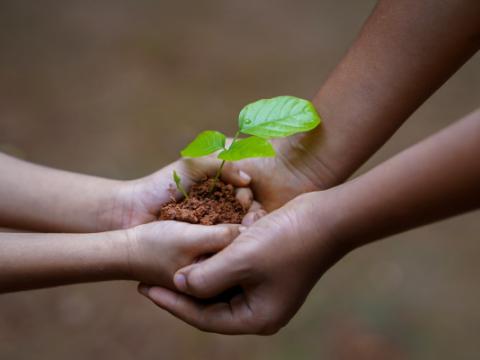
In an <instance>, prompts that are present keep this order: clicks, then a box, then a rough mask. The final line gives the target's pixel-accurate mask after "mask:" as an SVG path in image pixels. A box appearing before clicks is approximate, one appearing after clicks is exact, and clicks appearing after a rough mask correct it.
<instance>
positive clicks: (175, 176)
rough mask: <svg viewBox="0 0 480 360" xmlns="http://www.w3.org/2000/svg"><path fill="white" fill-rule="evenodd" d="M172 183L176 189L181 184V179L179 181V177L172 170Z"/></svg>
mask: <svg viewBox="0 0 480 360" xmlns="http://www.w3.org/2000/svg"><path fill="white" fill-rule="evenodd" d="M173 181H175V184H176V185H177V187H179V186H180V185H181V183H182V179H180V176H178V174H177V172H176V171H175V170H173Z"/></svg>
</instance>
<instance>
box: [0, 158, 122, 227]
mask: <svg viewBox="0 0 480 360" xmlns="http://www.w3.org/2000/svg"><path fill="white" fill-rule="evenodd" d="M0 169H2V170H1V172H0V199H1V201H0V225H3V226H7V227H11V228H19V229H32V230H42V231H70V232H93V231H99V230H107V228H108V225H110V224H107V223H108V222H110V220H106V219H104V218H102V214H103V213H105V212H107V209H109V208H110V209H109V210H110V211H111V212H112V214H111V215H112V220H111V222H112V223H113V219H114V218H115V215H116V216H118V217H120V214H118V212H117V213H116V214H113V212H114V211H115V210H116V209H115V208H114V204H113V201H112V199H113V198H114V195H115V191H116V190H118V188H119V184H120V182H119V181H114V180H108V179H103V178H98V177H94V176H87V175H81V174H75V173H71V172H67V171H62V170H56V169H51V168H47V167H44V166H40V165H35V164H31V163H28V162H26V161H22V160H18V159H15V158H13V157H10V156H7V155H4V154H1V153H0ZM101 222H102V223H101ZM113 224H114V223H113ZM112 228H113V227H112Z"/></svg>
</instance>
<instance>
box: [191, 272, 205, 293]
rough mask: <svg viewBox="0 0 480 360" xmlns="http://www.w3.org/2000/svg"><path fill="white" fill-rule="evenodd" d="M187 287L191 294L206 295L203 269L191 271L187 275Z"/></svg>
mask: <svg viewBox="0 0 480 360" xmlns="http://www.w3.org/2000/svg"><path fill="white" fill-rule="evenodd" d="M188 288H189V290H190V292H191V293H192V294H193V295H197V296H207V295H208V293H207V291H206V290H207V280H206V278H205V274H204V273H203V271H198V270H197V271H195V270H192V272H191V273H190V274H189V276H188Z"/></svg>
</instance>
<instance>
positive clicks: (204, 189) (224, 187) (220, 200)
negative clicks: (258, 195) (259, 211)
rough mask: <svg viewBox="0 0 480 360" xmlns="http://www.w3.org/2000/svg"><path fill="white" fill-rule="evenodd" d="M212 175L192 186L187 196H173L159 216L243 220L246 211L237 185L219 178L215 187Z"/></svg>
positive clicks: (200, 221) (220, 221)
mask: <svg viewBox="0 0 480 360" xmlns="http://www.w3.org/2000/svg"><path fill="white" fill-rule="evenodd" d="M212 184H213V179H206V180H204V181H202V182H200V183H198V184H195V185H193V186H192V187H191V189H190V192H189V194H188V196H189V198H188V199H183V200H182V201H180V202H176V201H174V200H172V201H171V202H169V203H167V204H165V205H164V206H163V208H162V209H161V210H160V215H159V219H160V220H177V221H184V222H189V223H192V224H202V225H215V224H240V223H241V222H242V219H243V217H244V215H245V213H246V211H245V209H244V208H243V207H242V205H241V204H240V203H239V202H238V200H237V199H236V198H235V188H234V187H233V186H232V185H230V184H225V183H223V182H221V181H220V180H219V181H217V183H216V184H215V188H214V189H213V191H210V188H211V186H212Z"/></svg>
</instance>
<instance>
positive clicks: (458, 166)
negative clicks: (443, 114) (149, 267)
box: [139, 110, 480, 334]
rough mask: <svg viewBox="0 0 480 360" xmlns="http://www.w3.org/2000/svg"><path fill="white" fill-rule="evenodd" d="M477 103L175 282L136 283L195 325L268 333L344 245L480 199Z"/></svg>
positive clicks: (278, 214) (470, 206) (270, 218)
mask: <svg viewBox="0 0 480 360" xmlns="http://www.w3.org/2000/svg"><path fill="white" fill-rule="evenodd" d="M479 138H480V110H479V111H477V112H476V113H473V114H471V115H469V116H467V117H466V118H465V119H463V120H462V121H459V122H458V123H456V124H454V125H452V126H450V127H449V128H447V129H445V130H443V131H441V132H440V133H438V134H436V135H434V136H432V137H430V138H428V139H426V140H424V141H423V142H421V143H419V144H417V145H415V146H413V147H411V148H410V149H407V150H406V151H404V152H402V153H401V154H399V155H397V156H395V157H394V158H392V159H391V160H389V161H387V162H385V163H383V164H381V165H379V166H378V167H376V168H374V169H373V170H371V171H370V172H368V173H366V174H365V175H362V176H360V177H358V178H357V179H355V180H352V181H351V182H348V183H346V184H343V185H340V186H338V187H335V188H332V189H330V190H326V191H323V192H313V193H310V194H304V195H302V196H300V197H298V198H296V199H294V200H293V201H291V202H289V203H288V204H287V205H286V206H284V207H282V208H280V209H279V210H277V211H274V212H273V213H271V214H269V215H267V216H265V217H264V218H262V219H260V220H259V221H258V222H256V223H255V224H254V225H253V226H251V227H249V228H248V229H247V230H245V231H244V232H242V234H241V235H240V236H239V237H238V238H237V239H235V241H234V242H233V243H232V244H231V245H230V246H229V247H227V248H226V249H225V250H223V251H221V252H220V253H218V254H216V255H214V256H213V257H211V258H210V259H207V260H205V261H204V262H202V263H199V264H194V265H190V266H189V267H187V268H185V269H182V270H180V271H179V272H177V274H176V275H175V285H176V287H177V289H179V290H180V291H182V292H184V293H186V294H189V295H192V296H194V297H197V298H210V297H212V296H216V295H217V294H220V293H222V292H223V291H225V290H227V289H230V288H233V287H238V286H239V287H241V289H242V292H241V293H240V294H238V295H236V296H234V297H233V298H232V299H231V300H230V301H229V302H217V303H214V304H206V303H204V302H201V301H198V300H195V299H194V298H193V297H190V296H188V295H184V294H181V293H177V292H174V291H171V290H168V289H164V288H160V287H147V286H141V287H140V288H139V290H140V292H141V293H142V294H143V295H145V296H147V297H149V298H150V299H151V300H152V301H153V302H154V303H156V304H157V305H159V306H160V307H162V308H164V309H165V310H167V311H169V312H170V313H172V314H173V315H175V316H177V317H179V318H180V319H182V320H184V321H186V322H187V323H189V324H191V325H193V326H196V327H198V328H199V329H202V330H205V331H212V332H220V333H224V334H246V333H255V334H272V333H275V332H276V331H278V330H279V329H280V328H281V327H282V326H283V325H285V324H286V323H287V322H288V321H289V320H290V318H291V317H292V316H293V315H294V314H295V313H296V311H297V310H298V308H299V307H300V306H301V304H302V303H303V301H304V300H305V298H306V296H307V295H308V293H309V292H310V290H311V288H312V287H313V286H314V284H315V283H316V282H317V281H318V279H319V278H320V277H321V275H322V274H323V273H324V272H325V271H326V270H327V269H328V268H329V267H330V266H332V265H333V264H334V263H335V262H336V261H338V260H339V259H340V258H341V257H342V256H344V255H345V254H347V253H348V252H349V251H350V250H352V249H354V248H356V247H358V246H361V245H364V244H366V243H369V242H372V241H375V240H378V239H381V238H384V237H386V236H389V235H392V234H396V233H399V232H402V231H405V230H408V229H412V228H415V227H417V226H421V225H424V224H426V223H429V222H432V221H436V220H440V219H443V218H445V217H448V216H453V215H456V214H460V213H463V212H466V211H471V210H474V209H478V208H480V190H479V187H478V184H479V183H480V163H479V160H478V155H477V154H478V152H479V151H480V142H479V141H478V139H479Z"/></svg>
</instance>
